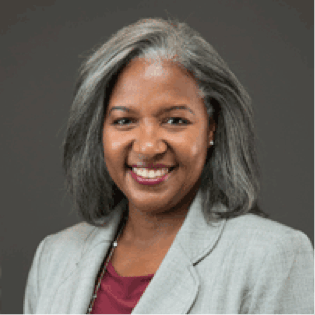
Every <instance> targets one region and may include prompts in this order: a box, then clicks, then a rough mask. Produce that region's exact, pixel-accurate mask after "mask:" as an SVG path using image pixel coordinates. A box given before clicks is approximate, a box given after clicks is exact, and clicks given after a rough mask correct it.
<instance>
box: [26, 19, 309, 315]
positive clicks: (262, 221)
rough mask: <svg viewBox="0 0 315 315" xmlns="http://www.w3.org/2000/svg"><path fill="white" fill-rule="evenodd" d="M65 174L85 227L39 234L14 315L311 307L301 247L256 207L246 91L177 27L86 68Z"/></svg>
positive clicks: (125, 37) (167, 24)
mask: <svg viewBox="0 0 315 315" xmlns="http://www.w3.org/2000/svg"><path fill="white" fill-rule="evenodd" d="M64 169H65V173H66V177H67V183H68V187H69V190H70V193H71V194H72V196H73V199H74V203H75V206H76V207H77V208H78V210H79V212H80V213H81V215H82V217H83V219H84V221H85V223H80V224H78V225H75V226H74V227H71V228H69V229H67V230H65V231H61V232H59V233H57V234H55V235H51V236H48V237H47V238H45V239H44V240H43V241H42V242H41V244H40V245H39V247H38V249H37V252H36V255H35V258H34V262H33V265H32V268H31V271H30V273H29V278H28V282H27V288H26V294H25V303H24V307H25V312H26V313H85V312H88V313H131V312H134V313H313V281H312V277H313V249H312V246H311V243H310V241H309V240H308V238H307V237H306V236H305V235H304V234H303V233H302V232H299V231H296V230H293V229H292V228H289V227H286V226H284V225H281V224H279V223H276V222H273V221H271V220H269V219H266V218H265V215H264V214H263V212H262V211H261V210H260V209H259V208H258V207H257V197H258V192H259V179H258V177H259V176H258V175H259V174H258V166H257V159H256V155H255V147H254V130H253V117H252V108H251V104H250V98H249V96H248V94H247V93H246V91H245V90H244V88H243V87H242V85H241V84H240V83H239V82H238V80H237V79H236V77H235V76H234V75H233V73H232V72H231V71H230V70H229V68H228V66H227V65H226V64H225V63H224V61H223V60H222V59H221V57H220V56H219V55H218V53H217V52H216V51H215V50H214V49H213V48H212V46H210V45H209V44H208V43H207V42H206V41H205V40H204V39H203V38H201V37H200V35H199V34H198V33H196V32H195V31H193V30H192V29H191V28H189V27H188V26H187V25H186V24H184V23H178V22H176V21H164V20H162V19H150V20H140V21H139V22H138V23H136V24H133V25H131V26H128V27H125V28H123V29H122V30H120V31H119V32H118V33H117V34H115V35H114V36H113V37H112V38H111V39H110V40H109V41H108V42H106V43H105V44H104V45H103V46H101V47H100V48H98V49H97V50H96V51H95V52H94V53H93V54H92V55H91V56H90V57H89V58H88V59H87V61H86V62H85V63H84V65H83V66H82V69H81V73H80V76H79V79H78V82H77V86H76V93H75V97H74V102H73V106H72V109H71V114H70V120H69V125H68V130H67V136H66V140H65V143H64Z"/></svg>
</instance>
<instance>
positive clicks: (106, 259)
mask: <svg viewBox="0 0 315 315" xmlns="http://www.w3.org/2000/svg"><path fill="white" fill-rule="evenodd" d="M126 221H127V220H126V219H123V221H122V223H121V228H120V229H119V230H118V231H119V232H118V233H117V235H116V237H115V240H114V241H113V242H112V244H111V247H110V251H109V253H108V255H107V257H105V262H104V263H103V268H102V269H101V271H100V272H99V275H98V277H97V281H96V285H95V289H94V292H93V295H92V299H91V302H90V305H89V308H88V310H87V314H91V312H92V309H93V306H94V303H95V300H96V298H97V292H98V290H99V288H100V286H101V282H102V279H103V277H104V275H105V272H106V269H107V265H108V263H109V261H110V259H111V258H112V256H113V253H114V250H115V248H116V247H117V241H118V238H119V236H120V235H121V233H122V231H123V229H124V227H125V225H126Z"/></svg>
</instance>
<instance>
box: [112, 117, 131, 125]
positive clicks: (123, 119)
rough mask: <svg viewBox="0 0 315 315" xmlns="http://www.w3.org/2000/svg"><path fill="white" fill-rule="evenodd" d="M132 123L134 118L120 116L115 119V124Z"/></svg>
mask: <svg viewBox="0 0 315 315" xmlns="http://www.w3.org/2000/svg"><path fill="white" fill-rule="evenodd" d="M131 123H132V120H131V119H129V118H119V119H116V120H114V122H113V125H117V126H128V125H130V124H131Z"/></svg>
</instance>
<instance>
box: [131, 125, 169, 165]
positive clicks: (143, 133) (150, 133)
mask: <svg viewBox="0 0 315 315" xmlns="http://www.w3.org/2000/svg"><path fill="white" fill-rule="evenodd" d="M133 150H134V152H135V153H136V154H139V155H141V156H143V158H147V159H148V158H151V157H153V156H154V155H158V154H162V153H164V152H165V151H166V150H167V145H166V143H165V142H164V141H163V140H162V139H161V137H160V135H159V128H158V126H157V125H156V124H154V123H152V122H147V123H145V124H143V125H142V126H141V127H140V128H139V132H138V133H137V136H136V139H134V143H133Z"/></svg>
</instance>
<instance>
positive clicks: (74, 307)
mask: <svg viewBox="0 0 315 315" xmlns="http://www.w3.org/2000/svg"><path fill="white" fill-rule="evenodd" d="M125 207H126V204H125V203H120V204H119V205H118V206H117V208H116V210H115V212H114V213H113V215H112V217H111V218H110V220H109V221H108V224H105V225H104V228H95V229H94V230H93V231H92V233H90V236H89V238H88V239H87V241H86V245H85V246H84V247H83V250H82V255H81V260H80V261H79V262H76V266H75V268H72V270H71V271H70V272H69V274H68V276H67V277H66V278H65V279H64V281H63V282H62V284H61V285H60V287H59V289H58V292H57V293H56V298H57V296H59V298H57V299H58V300H59V301H64V302H61V303H60V304H59V305H58V306H57V305H55V306H53V308H54V309H51V311H53V312H54V313H59V311H61V310H62V312H63V313H85V312H86V311H87V308H88V305H89V303H90V299H91V297H92V294H93V290H94V285H95V278H96V275H97V273H98V271H99V268H100V266H101V264H102V262H103V259H104V255H105V253H106V252H107V251H108V249H109V246H110V244H111V242H112V241H113V239H114V237H115V234H116V233H117V228H118V225H119V222H120V220H121V216H122V213H123V211H124V209H125ZM224 225H225V220H220V221H218V222H217V223H211V224H208V223H207V222H206V220H205V218H204V215H203V212H202V202H201V192H200V191H199V192H198V193H197V195H196V197H195V199H194V201H193V202H192V204H191V206H190V209H189V211H188V214H187V217H186V219H185V221H184V223H183V225H182V227H181V229H180V230H179V232H178V233H177V236H176V237H175V240H174V242H173V244H172V246H171V247H170V249H169V251H168V253H167V254H166V256H165V258H164V260H163V261H162V263H161V265H160V267H159V269H158V271H157V272H156V274H155V276H154V277H153V279H152V280H151V283H150V284H149V286H148V287H147V289H146V290H145V292H144V294H143V295H142V297H141V299H140V301H139V302H138V304H137V305H136V307H135V308H134V310H133V313H156V314H157V313H159V314H163V313H164V314H165V313H177V314H179V313H187V312H188V311H189V309H190V308H191V307H192V305H193V303H194V301H195V299H196V298H197V295H198V288H199V284H200V279H199V276H198V274H197V272H196V271H195V269H194V265H195V264H196V263H198V261H200V260H201V259H203V258H204V257H205V256H206V255H209V253H210V252H211V250H212V249H213V247H214V246H215V244H216V242H217V241H218V239H219V237H220V234H221V232H222V230H223V227H224ZM69 292H71V298H70V296H69ZM63 296H68V298H67V299H65V298H62V297H63ZM63 304H65V305H63ZM55 308H56V309H55Z"/></svg>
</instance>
